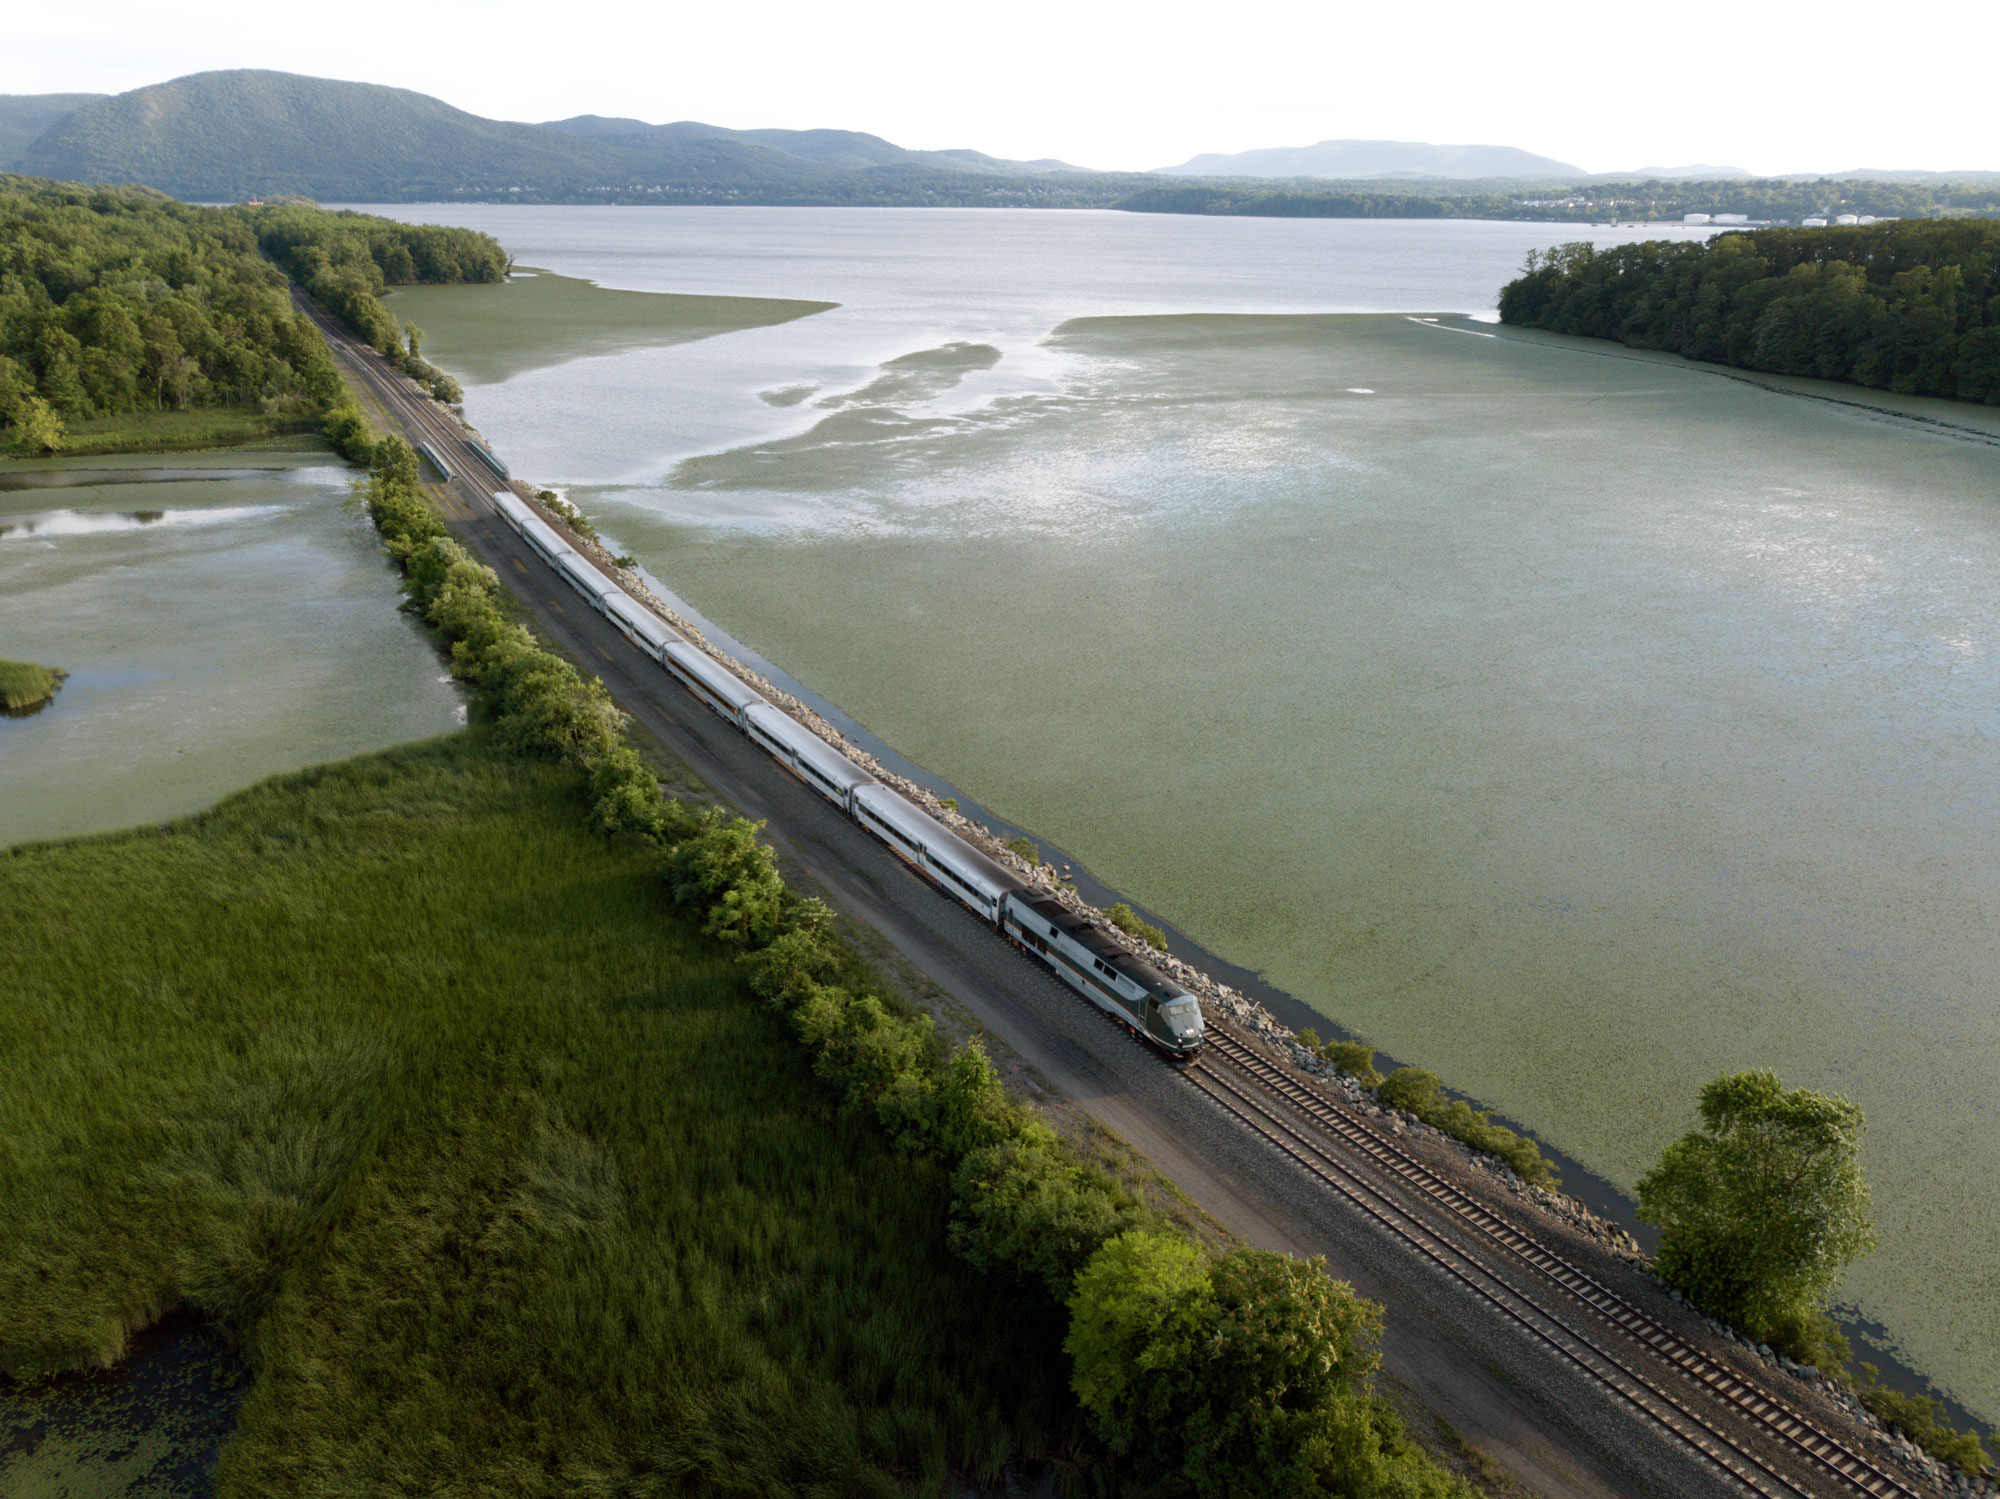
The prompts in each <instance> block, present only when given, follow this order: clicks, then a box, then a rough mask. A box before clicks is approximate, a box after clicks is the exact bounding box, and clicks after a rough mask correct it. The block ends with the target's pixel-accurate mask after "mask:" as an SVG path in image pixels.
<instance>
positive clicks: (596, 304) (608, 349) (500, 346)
mask: <svg viewBox="0 0 2000 1499" xmlns="http://www.w3.org/2000/svg"><path fill="white" fill-rule="evenodd" d="M833 305H834V304H833V303H831V302H800V301H786V300H783V299H778V298H770V297H699V296H677V295H671V294H668V293H662V292H643V291H618V290H615V289H607V288H605V287H600V286H596V285H594V284H592V283H591V282H589V281H583V280H579V279H578V278H576V277H574V276H558V275H555V274H553V273H551V272H549V271H535V270H528V269H526V268H523V269H521V270H520V271H519V272H517V273H516V274H514V275H512V276H510V277H509V278H508V279H507V280H506V281H505V282H504V283H503V284H501V285H498V286H411V287H404V288H402V289H400V290H398V291H396V292H394V293H393V294H391V295H390V297H389V299H388V307H389V310H390V311H391V312H393V313H395V314H396V316H397V317H398V318H400V319H402V321H403V322H405V323H415V324H416V325H417V327H419V328H420V329H423V330H424V331H425V334H426V335H427V336H426V337H425V339H424V340H423V345H422V347H423V350H424V354H425V357H426V358H428V359H430V360H432V361H433V362H435V363H437V364H441V365H443V366H445V367H446V368H448V369H450V370H451V372H452V373H453V374H455V375H457V376H458V377H459V378H460V379H461V380H464V381H465V382H466V383H468V384H478V385H492V384H498V383H499V382H500V381H503V380H508V379H511V378H512V377H514V376H515V375H519V374H525V373H526V372H527V371H529V370H538V369H547V368H548V367H550V366H551V365H557V364H567V363H568V362H569V361H571V360H573V359H587V358H590V357H592V356H595V355H601V354H617V353H622V352H624V351H626V350H628V349H645V348H661V347H665V346H668V345H672V344H683V343H693V342H695V341H696V340H698V339H704V338H714V337H716V336H717V335H718V334H723V333H739V332H742V331H743V330H745V329H748V328H768V327H771V326H773V325H775V324H779V323H788V322H791V321H792V320H793V319H795V318H802V317H810V316H811V315H812V314H814V313H816V312H825V311H826V310H827V309H829V308H830V307H832V306H833Z"/></svg>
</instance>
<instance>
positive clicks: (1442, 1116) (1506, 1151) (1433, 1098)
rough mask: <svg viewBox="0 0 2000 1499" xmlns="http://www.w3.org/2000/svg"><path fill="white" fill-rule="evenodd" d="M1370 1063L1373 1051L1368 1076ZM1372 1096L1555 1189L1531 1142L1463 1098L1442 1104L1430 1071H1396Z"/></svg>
mask: <svg viewBox="0 0 2000 1499" xmlns="http://www.w3.org/2000/svg"><path fill="white" fill-rule="evenodd" d="M1347 1044H1352V1043H1347ZM1373 1063H1374V1053H1372V1052H1370V1053H1369V1054H1368V1057H1367V1059H1366V1063H1365V1065H1367V1066H1368V1068H1369V1071H1370V1072H1372V1071H1374V1066H1373ZM1356 1075H1357V1076H1358V1075H1359V1074H1358V1073H1357V1074H1356ZM1375 1096H1376V1097H1378V1098H1380V1099H1381V1100H1382V1102H1384V1103H1386V1104H1388V1105H1389V1106H1390V1107H1391V1108H1397V1109H1401V1110H1402V1111H1403V1112H1404V1113H1406V1114H1414V1115H1416V1117H1417V1118H1419V1119H1421V1120H1423V1122H1424V1123H1426V1124H1428V1125H1430V1126H1431V1127H1432V1128H1433V1129H1439V1130H1443V1131H1444V1132H1445V1133H1446V1134H1447V1135H1450V1136H1451V1137H1452V1139H1454V1140H1457V1141H1459V1142H1460V1143H1461V1144H1465V1145H1470V1146H1471V1147H1472V1148H1473V1149H1474V1150H1481V1151H1484V1152H1485V1153H1486V1154H1488V1155H1491V1156H1498V1157H1499V1158H1500V1159H1501V1160H1503V1161H1505V1162H1506V1163H1507V1164H1508V1165H1509V1166H1510V1167H1512V1168H1513V1172H1514V1174H1515V1175H1516V1176H1518V1177H1520V1178H1521V1180H1522V1181H1524V1182H1528V1183H1530V1184H1532V1185H1534V1186H1540V1187H1549V1188H1554V1187H1556V1186H1558V1185H1560V1183H1559V1182H1558V1181H1557V1179H1556V1174H1555V1170H1554V1168H1553V1167H1551V1166H1550V1165H1549V1162H1548V1158H1547V1157H1545V1156H1544V1155H1543V1154H1542V1153H1541V1151H1540V1150H1538V1149H1537V1148H1536V1146H1535V1142H1534V1141H1533V1140H1524V1139H1522V1138H1521V1137H1520V1136H1519V1135H1517V1134H1515V1133H1514V1131H1512V1130H1511V1129H1509V1128H1507V1126H1506V1125H1504V1124H1495V1123H1493V1119H1492V1115H1491V1114H1490V1113H1488V1112H1487V1111H1485V1110H1483V1109H1475V1108H1474V1107H1473V1106H1472V1105H1471V1104H1469V1103H1467V1102H1466V1101H1465V1100H1464V1099H1462V1098H1453V1099H1449V1100H1447V1099H1446V1098H1445V1096H1444V1092H1443V1089H1442V1088H1441V1086H1440V1085H1439V1083H1438V1079H1437V1074H1436V1073H1434V1072H1426V1071H1424V1070H1423V1069H1422V1068H1421V1067H1398V1068H1397V1069H1396V1070H1395V1071H1394V1072H1392V1073H1390V1074H1389V1075H1388V1076H1387V1077H1386V1078H1383V1079H1382V1081H1381V1082H1380V1083H1379V1084H1377V1085H1376V1088H1375Z"/></svg>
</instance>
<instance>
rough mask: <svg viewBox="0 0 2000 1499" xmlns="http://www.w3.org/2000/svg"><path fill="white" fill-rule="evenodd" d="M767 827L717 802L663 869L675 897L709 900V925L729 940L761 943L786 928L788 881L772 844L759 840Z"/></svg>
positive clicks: (685, 901)
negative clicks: (781, 875)
mask: <svg viewBox="0 0 2000 1499" xmlns="http://www.w3.org/2000/svg"><path fill="white" fill-rule="evenodd" d="M763 830H764V824H763V823H761V822H751V821H749V820H748V819H747V818H742V817H731V816H729V814H728V813H726V812H724V811H723V810H722V809H721V808H720V807H711V808H709V809H708V811H707V812H706V813H704V814H703V815H702V819H701V824H700V826H699V827H698V828H697V830H696V831H695V833H694V835H693V836H692V837H690V838H688V839H687V840H686V841H685V842H683V843H682V844H681V845H680V846H679V847H678V848H676V849H675V850H674V851H673V852H672V853H671V854H669V855H668V856H667V862H666V867H665V870H664V871H663V872H664V874H665V875H666V880H667V884H668V886H669V887H670V888H671V889H672V890H673V893H674V899H675V900H677V901H680V902H681V903H683V904H693V903H695V902H698V901H704V902H707V903H709V912H708V920H707V922H706V923H705V924H704V927H703V929H704V930H705V931H707V932H708V933H709V934H710V935H711V936H716V937H720V938H722V939H723V940H724V941H725V942H735V943H740V944H744V945H746V946H750V947H761V946H763V945H764V944H765V943H766V942H769V941H770V940H771V939H772V938H773V937H775V936H776V935H777V934H778V932H779V930H780V928H781V925H782V917H783V914H784V897H785V886H784V881H783V880H781V879H780V878H779V877H778V867H777V863H776V861H775V860H774V859H773V858H772V854H771V849H770V845H768V844H764V843H759V842H758V841H757V835H758V834H759V833H761V832H762V831H763Z"/></svg>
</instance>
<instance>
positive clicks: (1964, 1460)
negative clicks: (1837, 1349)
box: [1861, 1364, 2000, 1476]
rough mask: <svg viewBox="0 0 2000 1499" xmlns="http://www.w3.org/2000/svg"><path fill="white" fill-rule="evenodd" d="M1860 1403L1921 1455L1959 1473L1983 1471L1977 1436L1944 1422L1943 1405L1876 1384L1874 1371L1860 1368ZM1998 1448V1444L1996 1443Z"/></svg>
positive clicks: (1865, 1366) (1984, 1461)
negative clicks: (1957, 1470) (1921, 1451)
mask: <svg viewBox="0 0 2000 1499" xmlns="http://www.w3.org/2000/svg"><path fill="white" fill-rule="evenodd" d="M1861 1372H1862V1390H1861V1403H1862V1404H1863V1405H1865V1406H1867V1407H1868V1409H1869V1410H1871V1411H1873V1412H1874V1413H1875V1414H1876V1415H1877V1416H1879V1417H1880V1418H1881V1419H1882V1420H1884V1421H1886V1422H1888V1423H1889V1424H1890V1425H1891V1426H1893V1427H1895V1428H1896V1429H1897V1430H1899V1431H1901V1432H1902V1433H1903V1434H1904V1435H1905V1436H1907V1437H1908V1438H1909V1439H1910V1440H1911V1441H1913V1442H1915V1443H1916V1444H1917V1445H1918V1446H1919V1447H1921V1448H1923V1449H1924V1451H1926V1452H1928V1453H1930V1454H1931V1456H1933V1457H1935V1458H1937V1459H1939V1460H1940V1461H1942V1462H1947V1463H1951V1464H1953V1465H1954V1466H1955V1467H1957V1468H1958V1469H1959V1471H1960V1472H1962V1473H1968V1474H1972V1475H1975V1476H1976V1475H1978V1474H1981V1473H1984V1472H1985V1471H1986V1466H1987V1458H1986V1449H1985V1448H1984V1447H1983V1446H1981V1445H1980V1442H1979V1436H1978V1434H1977V1433H1976V1432H1970V1431H1960V1430H1958V1429H1957V1428H1956V1427H1954V1426H1953V1425H1952V1424H1951V1423H1950V1422H1949V1421H1947V1420H1946V1419H1945V1411H1944V1402H1943V1401H1941V1400H1933V1399H1931V1398H1930V1397H1929V1396H1928V1395H1905V1394H1904V1393H1903V1392H1902V1391H1901V1390H1892V1389H1890V1388H1889V1387H1888V1386H1887V1385H1883V1384H1877V1383H1875V1368H1874V1366H1873V1365H1872V1364H1863V1365H1862V1366H1861ZM1996 1445H2000V1443H1996Z"/></svg>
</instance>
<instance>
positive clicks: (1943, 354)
mask: <svg viewBox="0 0 2000 1499" xmlns="http://www.w3.org/2000/svg"><path fill="white" fill-rule="evenodd" d="M1996 294H2000V222H1996V221H1993V220H1987V219H1958V220H1942V221H1921V222H1919V221H1905V222H1900V223H1892V224H1873V225H1866V226H1861V227H1856V228H1829V229H1763V230H1756V231H1753V232H1750V233H1743V234H1726V235H1723V236H1721V237H1719V238H1717V239H1714V240H1711V241H1709V242H1707V243H1705V244H1679V243H1673V242H1668V241H1659V240H1654V241H1648V242H1646V243H1644V244H1636V245H1620V246H1615V247H1612V248H1608V249H1599V248H1597V247H1595V246H1593V245H1590V244H1587V243H1578V244H1568V245H1558V246H1556V247H1555V248H1553V249H1551V250H1548V251H1545V252H1539V253H1530V255H1529V256H1528V260H1527V264H1526V265H1525V266H1524V267H1523V270H1522V274H1521V275H1520V277H1519V278H1518V279H1516V280H1514V281H1511V282H1509V283H1508V284H1507V286H1506V287H1505V288H1504V289H1503V290H1502V291H1501V293H1500V317H1501V321H1503V322H1506V323H1512V324H1515V325H1517V326H1519V327H1526V328H1546V329H1549V330H1551V331H1553V332H1557V333H1576V334H1582V335H1584V336H1586V337H1590V338H1608V339H1615V340H1617V341H1618V342H1620V343H1626V344H1631V345H1633V346H1634V347H1636V348H1643V349H1666V350H1670V351H1672V352H1673V353H1676V354H1681V355H1685V356H1686V357H1687V358H1689V359H1704V360H1710V361H1713V362H1715V363H1718V364H1731V365H1736V366H1738V367H1740V368H1743V369H1753V370H1767V371H1770V372H1772V373H1774V374H1784V375H1808V376H1813V377H1815V378H1818V379H1822V380H1846V381H1852V382H1853V383H1855V384H1857V385H1867V386H1872V387H1874V388H1876V389H1880V390H1892V391H1896V392H1898V393H1900V394H1904V395H1922V396H1945V397H1949V398H1953V399H1956V400H1961V401H1981V402H1984V403H1986V404H1988V405H1996V404H2000V299H1997V298H1996Z"/></svg>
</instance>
